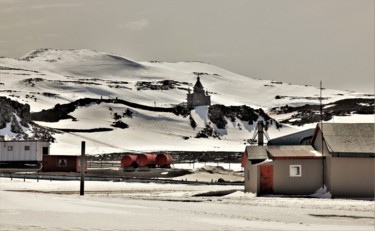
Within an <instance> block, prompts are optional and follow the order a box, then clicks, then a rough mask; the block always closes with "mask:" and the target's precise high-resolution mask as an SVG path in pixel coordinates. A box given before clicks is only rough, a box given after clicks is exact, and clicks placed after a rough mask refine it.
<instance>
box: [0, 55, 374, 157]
mask: <svg viewBox="0 0 375 231" xmlns="http://www.w3.org/2000/svg"><path fill="white" fill-rule="evenodd" d="M198 75H199V77H200V79H201V82H202V84H203V86H204V88H205V90H207V91H208V92H209V94H210V95H211V103H212V104H213V105H216V104H219V105H225V106H227V107H229V106H242V105H246V106H247V107H248V108H253V109H259V108H261V109H263V110H264V111H265V112H266V113H269V114H270V116H271V117H273V118H274V119H276V120H279V121H281V120H284V121H285V119H288V118H290V117H291V116H292V115H293V114H296V112H293V110H292V111H290V110H289V111H287V112H286V113H276V111H277V110H276V109H275V108H282V107H284V106H285V105H288V107H294V106H296V107H297V106H302V105H305V104H310V105H317V104H318V103H319V89H317V88H315V87H312V86H299V85H293V84H288V83H282V82H279V81H274V80H259V79H253V78H250V77H246V76H241V75H238V74H235V73H232V72H229V71H226V70H224V69H221V68H219V67H216V66H213V65H209V64H206V63H199V62H178V63H166V62H136V61H133V60H130V59H128V58H125V57H121V56H117V55H113V54H108V53H103V52H96V51H91V50H54V49H40V50H36V51H33V52H31V53H29V54H28V55H26V56H24V57H22V58H21V59H11V58H0V96H6V97H8V98H9V99H12V100H14V101H17V102H19V103H22V104H28V105H30V110H31V112H32V115H33V113H34V114H35V115H36V114H37V112H41V111H42V110H48V109H52V108H54V107H55V105H56V104H59V105H58V106H57V109H56V107H55V112H54V113H59V110H60V111H61V108H65V106H64V105H68V104H70V105H75V107H74V109H72V110H70V111H69V112H68V113H67V115H65V116H66V117H65V118H63V119H59V120H58V121H54V122H51V120H50V121H49V122H46V121H48V120H44V121H45V122H41V121H40V120H39V122H38V121H35V122H36V123H37V124H39V125H42V126H46V127H51V128H57V129H61V130H63V131H70V132H62V133H55V134H54V137H55V138H56V142H55V143H53V144H52V146H51V153H54V154H65V153H66V154H72V153H78V152H79V144H80V141H81V140H86V141H87V152H88V153H92V154H94V153H106V152H121V151H129V150H135V151H150V150H202V151H204V150H214V151H242V150H243V149H244V146H245V144H246V142H245V140H246V139H249V138H251V137H252V134H253V130H254V127H255V122H256V121H255V122H254V123H249V121H246V120H245V121H244V120H241V116H232V117H231V116H228V114H225V115H224V116H225V117H223V118H224V119H225V120H226V125H225V127H224V128H220V126H219V127H218V126H217V125H216V124H215V123H213V122H212V121H211V117H210V116H209V113H208V111H209V110H210V108H209V107H208V106H201V107H197V108H195V109H194V110H192V111H191V113H190V115H178V113H177V114H176V113H170V112H163V111H157V110H156V111H155V110H152V109H151V110H148V109H147V108H173V107H175V105H178V104H181V103H183V102H185V101H186V94H187V92H188V89H189V88H190V89H192V87H193V85H194V83H195V82H196V78H197V76H198ZM323 94H324V95H323V96H324V99H325V100H324V103H325V104H329V103H332V104H333V103H334V102H336V101H338V100H342V99H347V98H367V99H369V98H373V95H368V94H362V93H356V92H347V91H339V90H332V89H325V90H324V91H323ZM85 98H90V99H97V100H99V101H98V102H94V101H93V102H91V103H89V104H79V103H75V102H79V100H82V99H85ZM115 99H118V101H116V100H115ZM100 100H101V101H100ZM120 100H122V101H121V102H127V104H124V103H119V102H120ZM129 103H130V104H129ZM366 103H367V101H366ZM362 104H363V102H362ZM134 105H142V106H143V107H138V106H134ZM368 106H371V105H368ZM66 107H67V106H66ZM145 108H146V109H145ZM272 108H273V110H272V111H271V109H272ZM235 110H242V109H240V108H239V107H238V108H237V109H235ZM127 113H128V114H127ZM232 113H234V112H232ZM256 113H257V114H258V115H260V114H259V113H258V112H256ZM373 118H374V117H373V115H356V116H355V117H345V118H344V117H342V118H341V117H335V118H334V119H335V121H339V120H348V121H350V120H354V119H355V120H361V121H364V122H366V121H367V122H369V120H370V122H373ZM258 119H259V120H262V119H264V117H263V116H259V118H258ZM192 120H194V122H195V124H196V126H195V127H194V126H192ZM371 120H372V121H371ZM124 124H125V125H126V126H125V125H124ZM275 124H276V123H273V124H272V125H270V129H269V134H270V136H271V137H277V136H280V135H283V134H287V133H290V132H293V131H296V130H299V129H302V127H298V126H291V125H285V124H284V125H283V127H282V128H281V129H278V128H276V126H275ZM127 126H128V127H127ZM207 126H209V127H210V128H211V129H212V131H213V133H214V134H215V135H214V137H209V138H206V139H205V138H200V139H199V138H195V137H196V136H197V134H198V133H199V132H201V131H202V130H204V129H205V128H207ZM314 126H315V124H314V123H311V124H307V125H305V126H304V127H314ZM125 127H127V128H125ZM4 129H5V128H2V129H1V128H0V131H1V134H2V135H5V134H4V133H6V131H7V130H4ZM77 129H80V130H81V131H80V132H78V131H77ZM12 135H14V134H10V137H11V136H12ZM215 137H216V138H215Z"/></svg>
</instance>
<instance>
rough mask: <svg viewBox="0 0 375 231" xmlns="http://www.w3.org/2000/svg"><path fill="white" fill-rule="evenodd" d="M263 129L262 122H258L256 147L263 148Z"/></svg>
mask: <svg viewBox="0 0 375 231" xmlns="http://www.w3.org/2000/svg"><path fill="white" fill-rule="evenodd" d="M263 128H264V124H263V121H259V122H258V146H263V144H264V141H263V133H264V132H263Z"/></svg>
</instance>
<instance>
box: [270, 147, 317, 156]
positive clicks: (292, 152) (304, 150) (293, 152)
mask: <svg viewBox="0 0 375 231" xmlns="http://www.w3.org/2000/svg"><path fill="white" fill-rule="evenodd" d="M267 152H268V153H269V154H270V156H271V158H273V159H285V158H286V159H313V158H322V157H323V156H322V154H321V153H320V152H317V151H315V150H314V148H313V147H312V146H311V145H298V146H297V145H292V146H267Z"/></svg>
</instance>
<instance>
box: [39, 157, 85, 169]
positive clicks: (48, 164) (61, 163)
mask: <svg viewBox="0 0 375 231" xmlns="http://www.w3.org/2000/svg"><path fill="white" fill-rule="evenodd" d="M80 170H81V168H80V156H63V155H45V156H44V157H43V168H42V171H44V172H80ZM85 170H87V162H86V161H85Z"/></svg>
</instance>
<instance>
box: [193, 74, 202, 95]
mask: <svg viewBox="0 0 375 231" xmlns="http://www.w3.org/2000/svg"><path fill="white" fill-rule="evenodd" d="M196 90H200V91H203V85H202V83H201V81H200V78H199V76H198V77H197V82H196V83H195V85H194V91H196Z"/></svg>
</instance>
